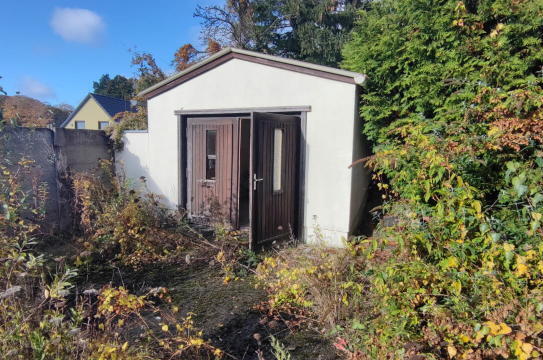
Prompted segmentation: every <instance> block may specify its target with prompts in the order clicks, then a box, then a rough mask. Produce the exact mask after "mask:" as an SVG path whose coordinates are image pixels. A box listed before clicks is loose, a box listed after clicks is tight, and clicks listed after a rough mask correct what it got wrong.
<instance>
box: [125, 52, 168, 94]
mask: <svg viewBox="0 0 543 360" xmlns="http://www.w3.org/2000/svg"><path fill="white" fill-rule="evenodd" d="M132 65H133V66H135V67H136V71H137V74H136V80H135V87H134V90H135V92H136V94H137V93H139V92H140V91H143V90H145V89H146V88H148V87H150V86H153V85H154V84H156V83H158V82H160V81H162V80H164V79H166V74H165V73H164V71H162V69H161V68H160V67H159V66H158V65H157V63H156V61H155V58H154V57H153V55H151V54H150V53H146V52H143V53H140V52H134V54H133V56H132Z"/></svg>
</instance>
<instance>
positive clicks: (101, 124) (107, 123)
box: [98, 121, 109, 130]
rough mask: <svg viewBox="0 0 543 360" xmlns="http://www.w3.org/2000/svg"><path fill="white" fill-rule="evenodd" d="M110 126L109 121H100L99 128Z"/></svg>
mask: <svg viewBox="0 0 543 360" xmlns="http://www.w3.org/2000/svg"><path fill="white" fill-rule="evenodd" d="M108 126H109V121H99V122H98V129H99V130H105V129H106V128H107V127H108Z"/></svg>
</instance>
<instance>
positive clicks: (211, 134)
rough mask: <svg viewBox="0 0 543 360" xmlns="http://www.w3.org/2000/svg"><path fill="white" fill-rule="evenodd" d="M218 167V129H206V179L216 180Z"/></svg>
mask: <svg viewBox="0 0 543 360" xmlns="http://www.w3.org/2000/svg"><path fill="white" fill-rule="evenodd" d="M216 167H217V130H206V179H207V180H215V169H216Z"/></svg>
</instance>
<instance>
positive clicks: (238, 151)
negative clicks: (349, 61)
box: [117, 48, 368, 247]
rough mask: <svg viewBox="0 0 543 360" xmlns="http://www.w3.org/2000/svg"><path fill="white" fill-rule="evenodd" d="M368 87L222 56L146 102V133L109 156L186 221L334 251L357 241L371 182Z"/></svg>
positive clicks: (130, 136) (358, 80)
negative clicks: (364, 97)
mask: <svg viewBox="0 0 543 360" xmlns="http://www.w3.org/2000/svg"><path fill="white" fill-rule="evenodd" d="M364 80H365V76H364V75H363V74H359V73H353V72H349V71H345V70H340V69H335V68H330V67H325V66H319V65H315V64H310V63H305V62H301V61H295V60H290V59H284V58H280V57H275V56H270V55H265V54H260V53H255V52H250V51H246V50H239V49H232V48H227V49H224V50H222V51H220V52H218V53H217V54H215V55H213V56H211V57H210V58H208V59H206V60H204V61H202V62H200V63H198V64H196V65H194V66H192V67H190V68H189V69H187V70H185V71H183V72H181V73H178V74H176V75H174V76H172V77H170V78H168V79H166V80H164V81H162V82H160V83H158V84H156V85H154V86H152V87H150V88H149V89H146V90H145V91H143V92H142V93H141V94H140V95H142V96H144V97H145V98H146V99H147V106H148V117H149V127H148V131H147V132H127V133H126V134H125V137H124V141H125V147H124V150H123V151H122V152H120V153H119V154H117V160H118V161H121V162H123V164H124V167H125V171H126V174H127V176H129V177H133V178H138V177H140V176H145V177H146V179H147V185H148V187H149V190H150V191H152V192H154V193H157V194H160V195H161V196H163V198H164V201H165V203H166V204H167V205H168V206H170V207H172V208H176V207H179V208H184V209H186V210H187V211H188V214H189V216H190V217H191V219H193V220H194V221H205V220H206V219H209V218H210V217H221V218H222V219H226V220H227V221H229V222H230V223H231V224H232V226H233V227H235V228H247V229H250V234H251V245H252V247H258V246H260V245H263V244H265V243H267V242H271V241H276V240H280V239H282V238H285V237H289V236H291V235H294V236H296V237H297V238H299V239H301V240H303V241H306V242H314V241H317V240H322V241H324V242H325V243H327V244H328V245H332V246H339V245H341V244H342V239H343V238H346V237H347V236H348V235H350V234H351V233H353V232H354V231H356V230H357V228H358V226H359V224H360V222H361V220H362V217H363V216H364V215H363V214H364V207H365V202H366V195H367V187H368V174H367V172H366V170H365V169H364V168H363V167H362V166H355V167H353V168H349V165H350V164H351V163H352V162H353V161H354V160H357V159H360V158H361V157H363V156H365V155H366V154H365V145H364V142H363V138H362V135H361V125H362V124H361V120H360V118H359V114H358V105H359V91H360V85H361V84H362V83H363V82H364Z"/></svg>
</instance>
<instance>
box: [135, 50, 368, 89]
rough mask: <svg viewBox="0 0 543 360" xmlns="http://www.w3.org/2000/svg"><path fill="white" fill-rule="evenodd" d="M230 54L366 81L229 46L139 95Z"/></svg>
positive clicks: (354, 75)
mask: <svg viewBox="0 0 543 360" xmlns="http://www.w3.org/2000/svg"><path fill="white" fill-rule="evenodd" d="M228 54H240V55H245V56H247V57H253V58H259V59H264V60H269V61H270V62H271V63H273V62H275V63H282V64H287V65H293V66H297V67H300V68H305V69H310V70H315V71H317V72H321V73H329V74H335V75H340V76H343V77H346V78H351V79H352V82H353V83H355V84H358V85H362V84H363V83H364V82H365V81H366V75H365V74H361V73H356V72H352V71H347V70H343V69H336V68H333V67H330V66H323V65H317V64H312V63H308V62H305V61H299V60H293V59H287V58H283V57H279V56H273V55H268V54H262V53H258V52H254V51H249V50H243V49H236V48H230V47H228V48H225V49H223V50H221V51H219V52H217V53H216V54H214V55H212V56H210V57H208V58H206V59H204V60H202V61H200V62H199V63H197V64H194V65H192V66H191V67H189V68H188V69H186V70H184V71H181V72H179V73H177V74H175V75H172V76H170V77H169V78H167V79H165V80H163V81H161V82H159V83H157V84H155V85H153V86H151V87H149V88H147V89H145V90H143V91H142V92H140V93H139V94H138V95H139V96H144V95H146V94H148V93H150V92H152V91H153V90H156V89H158V88H160V87H162V86H165V85H167V84H169V83H171V82H173V81H175V80H176V79H178V78H180V77H183V76H184V75H187V74H189V73H191V72H193V71H195V70H198V69H200V68H201V67H203V66H205V65H207V64H209V63H211V62H213V61H214V60H217V59H219V58H221V57H223V56H225V55H228Z"/></svg>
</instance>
